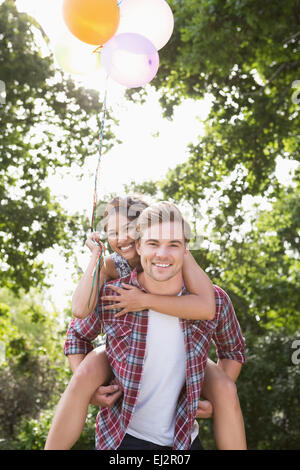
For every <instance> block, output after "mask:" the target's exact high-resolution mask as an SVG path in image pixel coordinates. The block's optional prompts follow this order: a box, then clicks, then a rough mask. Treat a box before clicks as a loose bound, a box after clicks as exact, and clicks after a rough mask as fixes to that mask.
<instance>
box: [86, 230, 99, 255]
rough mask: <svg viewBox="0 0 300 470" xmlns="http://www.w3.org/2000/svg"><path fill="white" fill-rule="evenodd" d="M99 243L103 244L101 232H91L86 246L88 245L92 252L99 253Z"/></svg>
mask: <svg viewBox="0 0 300 470" xmlns="http://www.w3.org/2000/svg"><path fill="white" fill-rule="evenodd" d="M99 245H103V243H102V242H101V240H100V232H91V233H89V234H88V236H87V239H86V242H85V246H87V247H88V248H89V249H90V250H91V252H92V253H98V252H99V250H100V246H99Z"/></svg>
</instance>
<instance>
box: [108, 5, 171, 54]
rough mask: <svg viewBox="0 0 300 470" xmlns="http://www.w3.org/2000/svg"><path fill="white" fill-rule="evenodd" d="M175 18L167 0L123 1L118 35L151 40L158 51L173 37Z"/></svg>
mask: <svg viewBox="0 0 300 470" xmlns="http://www.w3.org/2000/svg"><path fill="white" fill-rule="evenodd" d="M173 29H174V16H173V13H172V10H171V8H170V7H169V5H168V3H167V2H166V1H165V0H123V1H122V3H121V4H120V23H119V28H118V30H117V32H116V35H118V34H120V33H137V34H141V35H142V36H145V37H146V38H147V39H149V40H150V41H151V42H152V44H154V46H155V47H156V49H157V50H159V49H161V48H162V47H164V46H165V45H166V44H167V42H168V41H169V39H170V37H171V36H172V33H173Z"/></svg>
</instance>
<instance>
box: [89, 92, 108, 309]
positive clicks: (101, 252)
mask: <svg viewBox="0 0 300 470" xmlns="http://www.w3.org/2000/svg"><path fill="white" fill-rule="evenodd" d="M106 101H107V88H106V89H105V95H104V100H103V108H102V120H101V128H100V134H99V143H98V163H97V168H96V172H95V186H94V196H93V212H92V219H91V226H90V229H91V232H94V231H95V228H96V211H97V202H98V197H97V192H98V189H97V186H98V179H99V170H100V163H101V157H102V149H103V133H104V125H105V117H106V110H107V106H106ZM96 243H97V245H99V247H100V250H99V255H98V258H97V262H96V265H95V268H94V270H93V272H92V277H93V285H92V288H91V292H90V297H89V301H88V306H90V300H91V297H92V294H93V291H94V288H95V284H96V279H97V278H98V282H97V318H99V297H100V287H99V285H100V272H101V269H102V267H103V266H105V259H104V254H105V246H104V245H103V243H102V242H99V243H98V242H96Z"/></svg>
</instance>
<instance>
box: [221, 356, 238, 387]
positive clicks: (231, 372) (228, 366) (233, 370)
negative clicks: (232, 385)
mask: <svg viewBox="0 0 300 470" xmlns="http://www.w3.org/2000/svg"><path fill="white" fill-rule="evenodd" d="M217 364H218V366H219V367H220V368H221V369H222V370H223V371H224V372H225V374H226V375H228V377H229V378H230V379H231V380H232V381H233V382H236V380H237V378H238V376H239V375H240V372H241V368H242V364H241V363H240V362H237V361H233V360H232V359H219V360H218V363H217Z"/></svg>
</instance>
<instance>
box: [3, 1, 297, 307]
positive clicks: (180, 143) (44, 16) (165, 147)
mask: <svg viewBox="0 0 300 470" xmlns="http://www.w3.org/2000/svg"><path fill="white" fill-rule="evenodd" d="M0 3H2V2H1V0H0ZM16 4H17V7H18V9H19V11H25V12H26V13H29V14H30V15H32V16H33V17H34V18H35V19H36V20H37V21H38V22H39V23H40V24H41V26H42V27H43V29H44V30H45V32H46V33H47V34H48V36H49V38H50V40H51V43H52V44H54V43H55V40H56V39H57V38H58V37H59V35H60V32H64V31H65V30H66V26H65V24H64V20H63V18H62V0H17V2H16ZM158 74H159V69H158ZM72 78H73V79H75V80H78V77H77V76H74V75H72ZM81 83H82V84H83V85H84V86H86V87H87V88H95V89H97V90H98V91H99V92H100V96H101V99H103V97H104V90H105V87H106V86H107V93H108V94H107V105H108V108H109V110H110V112H111V113H112V115H113V116H114V117H116V118H117V119H118V120H119V125H118V126H117V127H115V128H114V129H113V131H114V133H115V135H116V138H117V139H118V140H121V141H122V143H121V144H119V145H115V146H114V147H113V148H112V149H111V150H110V151H109V152H108V153H107V154H104V155H103V156H102V161H101V167H100V176H99V178H100V179H99V183H98V197H99V198H100V197H101V196H102V195H104V194H107V193H111V192H115V193H117V194H122V192H123V191H124V190H123V185H124V184H129V183H130V182H131V181H133V180H134V181H135V182H136V183H141V182H143V181H146V180H149V179H154V180H158V179H159V178H162V177H164V176H165V174H166V172H167V170H168V169H169V168H174V167H175V166H176V165H177V164H179V163H182V162H184V161H186V160H187V158H188V152H187V145H188V144H189V143H191V142H192V143H196V142H197V141H198V140H199V138H201V127H202V126H201V122H199V120H200V121H201V120H203V119H205V117H206V116H207V114H208V112H209V109H210V101H209V99H207V100H204V101H197V102H196V101H193V100H186V101H184V102H183V103H182V104H181V105H180V107H178V108H177V109H176V110H175V113H174V118H173V120H172V121H170V120H167V119H163V118H162V110H161V107H160V105H159V102H158V93H157V92H156V91H154V90H153V89H152V88H151V87H150V88H149V97H148V99H147V101H146V103H145V104H143V105H139V104H135V103H132V102H129V101H128V100H126V99H125V98H124V92H125V88H124V87H122V86H121V85H118V84H116V83H115V82H113V81H112V80H108V81H107V84H106V77H105V74H104V72H103V69H100V71H99V72H98V73H97V74H95V73H94V74H91V75H90V76H89V77H85V78H84V79H81ZM187 122H188V125H187ZM97 148H98V141H96V142H95V156H94V157H91V158H89V159H87V160H86V163H85V166H84V176H83V178H82V179H81V180H80V181H79V180H78V179H77V176H78V175H79V173H80V171H79V170H78V169H76V168H75V167H74V170H72V173H71V174H69V175H67V174H65V173H64V172H61V173H59V174H56V175H52V176H51V177H49V181H48V183H49V187H50V188H51V190H52V192H53V194H55V195H56V196H57V197H58V198H59V200H60V202H61V204H62V205H63V207H65V208H66V210H67V211H68V212H69V213H74V212H76V211H79V212H81V213H83V214H85V215H87V216H88V218H90V215H91V210H92V200H93V191H94V174H95V170H96V166H97V160H98V154H97ZM289 169H290V167H289V166H288V165H287V164H286V162H284V161H282V160H279V161H278V171H277V174H278V177H279V178H280V179H281V181H282V182H284V181H287V180H288V179H289V175H288V172H289ZM45 259H46V260H47V259H51V261H52V263H53V265H54V273H53V275H52V276H51V279H50V282H52V283H53V288H52V289H51V290H50V296H51V299H52V302H53V303H54V304H55V305H56V306H57V308H59V309H63V308H64V307H66V306H67V304H68V303H69V301H70V294H71V292H72V290H73V289H74V283H73V281H72V280H71V274H72V268H70V267H68V266H66V262H65V260H64V258H63V257H62V255H60V254H59V253H58V252H57V251H56V250H48V251H47V253H46V254H45ZM78 259H79V264H80V266H81V267H82V269H85V266H86V265H87V263H88V259H89V252H88V250H86V252H85V254H80V253H78Z"/></svg>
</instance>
